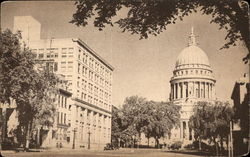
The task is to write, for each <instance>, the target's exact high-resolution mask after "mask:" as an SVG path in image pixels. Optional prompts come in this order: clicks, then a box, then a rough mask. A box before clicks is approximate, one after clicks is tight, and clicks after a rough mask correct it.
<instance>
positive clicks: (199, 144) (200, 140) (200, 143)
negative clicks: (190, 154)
mask: <svg viewBox="0 0 250 157" xmlns="http://www.w3.org/2000/svg"><path fill="white" fill-rule="evenodd" d="M199 151H201V138H200V137H199Z"/></svg>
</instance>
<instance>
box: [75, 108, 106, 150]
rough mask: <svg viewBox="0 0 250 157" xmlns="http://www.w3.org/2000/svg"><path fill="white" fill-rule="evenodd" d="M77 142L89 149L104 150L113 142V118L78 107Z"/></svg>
mask: <svg viewBox="0 0 250 157" xmlns="http://www.w3.org/2000/svg"><path fill="white" fill-rule="evenodd" d="M76 113H77V114H76V117H75V118H76V123H75V128H76V130H77V131H76V137H75V138H76V142H77V145H79V146H81V145H83V146H84V147H85V148H87V149H88V148H89V147H90V148H89V149H98V148H99V149H100V148H101V149H103V147H104V145H105V144H106V143H110V140H111V117H109V116H107V115H104V114H101V113H98V112H95V111H92V110H89V109H86V108H82V107H78V106H77V107H76Z"/></svg>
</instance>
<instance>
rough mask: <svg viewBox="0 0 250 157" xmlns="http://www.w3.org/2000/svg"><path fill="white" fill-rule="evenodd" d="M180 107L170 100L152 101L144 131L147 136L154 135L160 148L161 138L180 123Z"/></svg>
mask: <svg viewBox="0 0 250 157" xmlns="http://www.w3.org/2000/svg"><path fill="white" fill-rule="evenodd" d="M179 110H180V107H179V106H177V105H174V104H173V103H169V102H151V103H150V106H149V110H148V118H147V123H146V125H145V126H144V127H143V130H144V131H143V132H144V133H145V135H146V137H147V138H150V137H153V138H154V139H155V141H156V147H157V148H159V139H160V138H161V137H164V136H165V135H169V134H170V133H171V130H172V129H173V127H174V126H176V125H177V124H178V123H179V119H180V114H179Z"/></svg>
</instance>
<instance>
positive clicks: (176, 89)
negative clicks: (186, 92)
mask: <svg viewBox="0 0 250 157" xmlns="http://www.w3.org/2000/svg"><path fill="white" fill-rule="evenodd" d="M174 87H175V92H174V94H175V96H174V98H175V99H177V97H178V95H177V92H178V88H177V83H175V84H174Z"/></svg>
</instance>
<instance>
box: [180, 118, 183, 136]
mask: <svg viewBox="0 0 250 157" xmlns="http://www.w3.org/2000/svg"><path fill="white" fill-rule="evenodd" d="M180 123H181V126H180V137H181V140H182V139H183V122H182V120H181V121H180Z"/></svg>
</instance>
